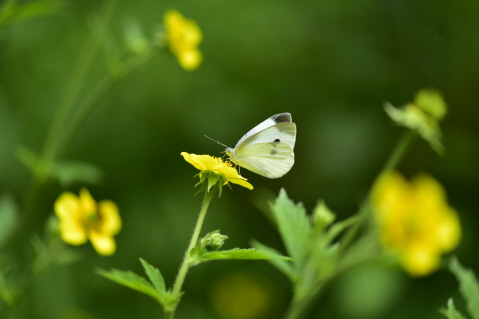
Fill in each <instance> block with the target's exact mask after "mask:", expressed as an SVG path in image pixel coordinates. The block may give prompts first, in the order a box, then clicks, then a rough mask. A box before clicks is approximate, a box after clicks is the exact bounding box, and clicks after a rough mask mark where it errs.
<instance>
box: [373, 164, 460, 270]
mask: <svg viewBox="0 0 479 319" xmlns="http://www.w3.org/2000/svg"><path fill="white" fill-rule="evenodd" d="M372 201H373V206H374V210H375V217H376V220H377V223H378V226H379V232H380V240H381V244H382V246H383V248H384V249H385V250H387V251H391V252H393V253H395V254H396V255H397V257H398V258H399V261H400V263H401V265H402V266H403V268H404V269H405V270H406V271H407V272H408V273H410V274H411V275H414V276H423V275H427V274H429V273H431V272H433V271H434V270H436V269H437V268H438V267H439V265H440V262H441V254H443V253H446V252H449V251H451V250H453V249H454V248H455V247H456V246H457V245H458V243H459V240H460V237H461V226H460V223H459V217H458V215H457V213H456V211H455V210H454V209H453V208H452V207H450V206H449V205H448V204H447V202H446V195H445V191H444V189H443V187H442V186H441V185H440V184H439V183H438V182H437V181H436V180H435V179H434V178H432V177H431V176H429V175H424V174H423V175H418V176H416V177H415V178H413V180H412V181H411V182H408V181H407V180H405V179H404V177H403V176H402V175H401V174H399V173H397V172H391V173H386V174H384V175H383V176H382V177H380V178H379V180H378V182H377V183H376V185H375V187H374V191H373V196H372Z"/></svg>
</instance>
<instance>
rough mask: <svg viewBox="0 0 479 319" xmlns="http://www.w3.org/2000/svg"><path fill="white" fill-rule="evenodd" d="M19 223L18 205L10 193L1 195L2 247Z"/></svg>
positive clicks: (0, 233) (0, 237) (0, 234)
mask: <svg viewBox="0 0 479 319" xmlns="http://www.w3.org/2000/svg"><path fill="white" fill-rule="evenodd" d="M17 223H18V207H17V204H16V203H15V200H14V199H13V197H12V196H10V195H9V194H2V195H1V196H0V247H1V246H2V244H3V243H4V242H5V241H6V240H7V239H8V238H9V236H10V234H11V233H12V231H13V230H14V229H15V226H16V225H17Z"/></svg>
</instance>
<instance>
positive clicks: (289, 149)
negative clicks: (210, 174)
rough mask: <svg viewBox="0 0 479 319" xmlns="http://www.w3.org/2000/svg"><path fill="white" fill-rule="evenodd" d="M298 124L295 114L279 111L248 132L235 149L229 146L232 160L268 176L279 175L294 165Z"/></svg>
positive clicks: (228, 153) (228, 152)
mask: <svg viewBox="0 0 479 319" xmlns="http://www.w3.org/2000/svg"><path fill="white" fill-rule="evenodd" d="M295 142H296V124H294V123H293V122H292V121H291V114H289V113H279V114H275V115H273V116H271V117H270V118H268V119H266V120H264V121H263V122H261V123H260V124H258V125H256V126H255V127H254V128H253V129H251V130H250V131H249V132H248V133H246V134H245V135H244V136H243V137H242V138H241V139H240V140H239V141H238V143H237V144H236V146H235V148H231V147H227V146H226V145H224V144H221V143H219V144H221V145H223V146H225V147H226V151H225V152H226V154H227V155H228V156H229V158H230V160H231V162H233V163H235V164H236V165H239V166H241V167H244V168H246V169H248V170H250V171H252V172H254V173H256V174H259V175H263V176H264V177H267V178H279V177H281V176H283V175H284V174H286V173H287V172H289V170H290V169H291V167H292V166H293V164H294V152H293V148H294V143H295Z"/></svg>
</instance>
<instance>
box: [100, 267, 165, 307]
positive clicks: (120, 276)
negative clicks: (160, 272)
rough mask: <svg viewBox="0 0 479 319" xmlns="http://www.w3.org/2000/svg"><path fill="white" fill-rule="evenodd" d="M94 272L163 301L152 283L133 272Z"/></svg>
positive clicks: (113, 270) (115, 270) (101, 270)
mask: <svg viewBox="0 0 479 319" xmlns="http://www.w3.org/2000/svg"><path fill="white" fill-rule="evenodd" d="M96 273H97V274H99V275H100V276H103V277H105V278H107V279H110V280H111V281H114V282H116V283H118V284H120V285H123V286H126V287H128V288H131V289H133V290H136V291H139V292H141V293H144V294H145V295H148V296H150V297H152V298H153V299H155V300H156V301H158V302H160V303H162V302H163V299H162V296H161V295H160V294H159V293H158V291H157V290H156V289H155V288H154V287H153V285H152V284H151V283H150V282H149V281H148V280H146V279H145V278H143V277H141V276H139V275H137V274H135V273H134V272H131V271H124V270H118V269H111V270H103V269H97V271H96Z"/></svg>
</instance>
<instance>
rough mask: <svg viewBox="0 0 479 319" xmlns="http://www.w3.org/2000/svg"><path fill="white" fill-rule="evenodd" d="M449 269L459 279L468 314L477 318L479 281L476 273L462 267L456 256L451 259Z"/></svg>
mask: <svg viewBox="0 0 479 319" xmlns="http://www.w3.org/2000/svg"><path fill="white" fill-rule="evenodd" d="M449 269H450V270H451V271H452V273H453V274H454V275H455V276H456V279H457V280H458V281H459V291H460V292H461V295H462V297H463V298H464V300H466V303H467V310H468V312H469V314H470V315H471V317H472V318H473V319H479V283H478V281H477V278H476V275H475V274H474V272H473V271H472V270H469V269H466V268H464V267H463V266H462V265H461V263H460V262H459V260H458V259H457V258H456V257H454V258H452V259H451V261H450V263H449ZM448 308H450V305H449V304H448Z"/></svg>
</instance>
